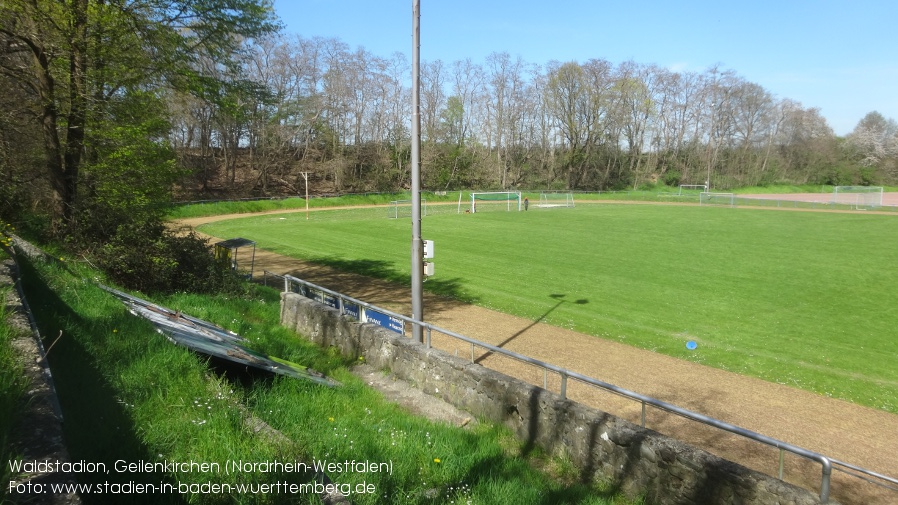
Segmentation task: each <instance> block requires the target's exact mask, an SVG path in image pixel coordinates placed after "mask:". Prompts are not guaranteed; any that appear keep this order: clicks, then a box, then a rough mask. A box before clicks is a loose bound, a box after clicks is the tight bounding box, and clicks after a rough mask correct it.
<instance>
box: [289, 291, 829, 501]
mask: <svg viewBox="0 0 898 505" xmlns="http://www.w3.org/2000/svg"><path fill="white" fill-rule="evenodd" d="M281 298H282V301H281V324H283V325H284V326H287V327H288V328H291V329H293V330H295V331H296V332H297V333H299V334H300V335H303V336H305V337H306V338H308V339H310V340H311V341H313V342H315V343H317V344H319V345H321V346H324V347H327V346H333V347H337V348H339V349H340V351H341V352H342V353H343V354H344V355H345V356H348V357H350V358H353V359H356V358H358V357H359V356H364V358H365V361H367V362H368V363H369V364H371V365H372V366H374V367H378V368H386V369H389V370H391V371H392V372H393V373H394V374H396V375H397V376H399V377H402V378H403V379H405V380H408V381H410V382H412V383H414V384H415V385H417V387H419V388H421V389H422V390H423V391H425V392H426V393H428V394H431V395H434V396H437V397H439V398H441V399H443V400H444V401H446V402H449V403H451V404H453V405H455V406H457V407H459V408H462V409H464V410H467V411H468V412H470V413H471V414H473V415H475V416H477V417H480V418H483V419H487V420H490V421H493V422H497V423H501V424H504V425H505V426H508V427H509V428H510V429H512V430H513V431H514V432H515V433H516V434H517V435H518V436H519V437H520V438H521V440H523V441H524V444H525V450H527V449H528V448H532V447H535V446H538V447H541V448H543V449H544V450H546V451H548V452H550V453H554V454H567V455H568V457H570V458H571V460H572V461H573V462H574V464H576V465H577V467H578V468H579V469H580V472H581V477H582V478H583V479H584V480H596V481H602V482H611V483H613V484H614V485H616V486H618V487H619V488H620V489H621V491H623V492H624V493H626V494H627V495H630V496H639V495H642V496H645V497H646V499H647V501H648V502H649V503H656V504H696V505H706V504H758V505H785V504H792V505H811V504H818V503H820V500H819V497H818V496H816V495H815V494H813V493H811V492H810V491H807V490H805V489H801V488H798V487H795V486H792V485H790V484H787V483H785V482H783V481H780V480H778V479H775V478H773V477H770V476H767V475H765V474H762V473H759V472H755V471H753V470H749V469H747V468H745V467H742V466H740V465H737V464H735V463H732V462H729V461H726V460H723V459H721V458H718V457H716V456H714V455H712V454H709V453H707V452H705V451H702V450H699V449H696V448H694V447H692V446H690V445H687V444H684V443H682V442H679V441H677V440H674V439H672V438H669V437H666V436H664V435H661V434H659V433H657V432H654V431H652V430H648V429H645V428H641V427H639V426H637V425H634V424H632V423H630V422H628V421H624V420H622V419H618V418H617V417H615V416H612V415H611V414H608V413H605V412H602V411H600V410H596V409H593V408H589V407H586V406H584V405H581V404H578V403H576V402H573V401H571V400H567V399H563V398H561V397H560V396H559V395H557V394H555V393H553V392H551V391H546V390H545V389H542V388H540V387H536V386H533V385H530V384H527V383H525V382H523V381H521V380H518V379H515V378H513V377H509V376H507V375H505V374H502V373H500V372H497V371H494V370H490V369H487V368H484V367H483V366H481V365H477V364H473V363H471V362H469V361H466V360H464V359H461V358H458V357H455V356H452V355H450V354H448V353H445V352H442V351H440V350H437V349H427V348H426V347H425V346H424V345H422V344H419V343H417V342H414V341H412V340H411V339H408V338H404V337H402V336H400V335H397V334H396V333H393V332H390V331H388V330H385V329H383V328H380V327H378V326H375V325H372V324H362V323H358V322H356V321H354V320H352V319H351V318H348V317H344V316H341V315H340V313H339V312H338V311H337V310H335V309H332V308H330V307H327V306H324V305H322V304H319V303H317V302H315V301H312V300H310V299H308V298H305V297H303V296H300V295H297V294H293V293H284V294H283V295H282V297H281ZM830 503H832V502H830Z"/></svg>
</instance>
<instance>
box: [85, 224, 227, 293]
mask: <svg viewBox="0 0 898 505" xmlns="http://www.w3.org/2000/svg"><path fill="white" fill-rule="evenodd" d="M97 255H98V261H99V266H100V268H102V269H103V270H104V271H105V272H106V274H107V275H108V276H109V277H110V279H111V280H112V281H114V282H115V283H117V284H120V285H122V286H125V287H127V288H129V289H134V290H138V291H142V292H145V293H174V292H192V293H215V292H235V291H240V289H241V282H240V279H239V277H238V276H237V274H236V273H235V272H233V271H232V270H231V269H230V268H229V266H228V265H227V264H226V263H222V262H221V261H219V260H216V259H215V258H214V257H213V255H212V250H211V247H210V245H209V243H208V241H207V240H205V239H203V238H201V237H199V236H198V235H196V234H195V233H193V232H191V233H189V234H186V235H183V234H180V235H179V234H175V233H174V232H172V231H170V230H168V229H166V228H165V226H164V225H163V224H161V223H159V222H147V223H142V224H139V223H131V224H127V225H123V226H120V227H119V229H118V231H117V233H116V234H115V235H114V236H113V237H112V239H111V240H110V241H109V242H107V243H106V244H104V245H103V246H102V247H101V248H100V249H99V251H98V252H97Z"/></svg>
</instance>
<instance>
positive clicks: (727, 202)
mask: <svg viewBox="0 0 898 505" xmlns="http://www.w3.org/2000/svg"><path fill="white" fill-rule="evenodd" d="M698 203H699V205H723V206H729V207H735V206H736V195H735V194H733V193H709V192H707V191H702V193H701V194H700V195H699V197H698Z"/></svg>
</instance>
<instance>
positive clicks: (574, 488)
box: [25, 261, 628, 504]
mask: <svg viewBox="0 0 898 505" xmlns="http://www.w3.org/2000/svg"><path fill="white" fill-rule="evenodd" d="M25 274H26V275H25V277H26V289H27V291H28V296H29V298H30V299H31V300H35V302H33V303H32V305H33V309H34V310H35V313H36V316H37V319H38V321H39V324H40V326H41V330H42V332H43V334H44V335H58V334H60V332H61V334H62V337H61V338H60V339H59V341H58V342H57V343H56V345H55V346H54V347H53V349H52V351H51V352H50V356H49V357H50V361H51V366H52V367H53V371H54V376H55V378H56V380H57V387H58V390H59V395H60V402H61V404H62V408H63V412H64V415H65V418H66V426H65V429H66V439H67V441H68V443H69V450H70V452H71V454H72V458H73V460H76V461H78V460H85V461H89V462H105V463H107V464H108V465H109V466H110V467H112V465H113V464H114V462H115V461H116V460H124V461H128V462H138V461H149V462H158V461H177V462H185V461H194V462H205V463H212V462H218V463H220V464H222V465H223V464H225V463H226V462H227V461H229V460H241V461H243V462H246V463H263V462H269V461H275V460H276V461H281V462H294V461H301V462H312V461H313V460H327V461H329V462H333V461H339V462H342V461H344V460H356V461H361V460H368V461H371V462H373V463H392V467H393V472H392V473H391V474H387V473H361V472H358V473H355V472H348V471H343V472H340V471H331V472H330V473H329V476H330V477H331V478H332V479H333V480H334V481H335V482H337V483H338V484H341V485H344V484H345V485H351V486H354V485H355V484H360V483H362V481H364V483H365V484H368V485H370V487H369V488H368V489H372V490H373V492H371V493H367V494H352V495H350V498H351V499H352V501H353V503H359V504H367V503H371V504H374V503H433V502H434V501H443V502H446V503H449V502H451V501H455V502H456V503H509V504H510V503H571V504H575V503H576V504H581V503H582V504H593V503H594V504H607V503H627V502H628V501H625V500H621V499H620V498H619V497H617V495H616V494H615V493H614V491H613V490H612V489H609V488H607V487H596V486H591V485H586V484H582V483H579V482H578V480H577V479H576V477H575V476H573V477H572V476H571V474H570V473H561V474H560V477H561V478H554V477H557V476H553V475H549V474H546V473H544V472H540V471H537V470H535V469H534V466H538V465H539V464H542V463H541V462H543V461H552V460H551V459H548V458H543V457H541V456H540V455H529V457H525V455H524V454H523V449H522V448H521V446H520V445H518V444H517V443H512V442H509V441H510V440H512V439H511V437H510V435H509V434H508V432H507V431H505V430H504V429H500V428H496V427H491V426H488V425H482V426H480V427H478V428H477V429H476V430H464V429H460V428H456V427H452V426H448V425H445V424H441V423H434V422H430V421H426V420H422V419H419V418H416V417H414V416H411V415H409V414H407V413H405V412H404V411H402V410H401V409H399V408H397V407H396V406H394V405H392V404H389V403H387V402H384V401H383V399H382V398H381V397H380V395H379V394H377V393H375V392H373V391H371V390H368V389H367V388H366V387H365V386H364V384H362V383H361V382H360V381H359V380H358V379H356V378H355V377H354V376H352V375H351V374H350V373H349V372H348V371H347V370H346V368H345V367H344V362H343V361H342V359H341V358H340V357H339V356H336V355H335V354H333V353H329V352H327V351H324V350H321V349H319V348H317V347H315V346H314V345H313V344H310V343H308V342H305V341H303V340H302V339H298V338H297V337H296V336H295V335H293V334H292V333H290V332H289V331H288V330H286V329H285V328H282V327H281V326H280V325H279V303H278V302H279V293H277V292H275V291H274V290H269V289H264V288H258V289H254V291H253V293H254V294H253V296H252V297H251V298H248V299H235V298H232V297H223V296H219V297H200V296H195V295H185V294H179V295H174V296H172V297H170V298H167V299H165V300H160V302H161V303H163V304H165V305H166V306H169V307H171V308H174V309H180V310H182V311H184V312H185V313H189V314H191V315H194V316H197V317H202V318H206V319H208V320H210V321H212V322H214V323H217V324H219V325H221V326H224V327H226V328H229V329H232V330H234V331H238V332H240V333H241V334H242V335H244V336H245V337H246V338H247V339H248V340H249V341H250V342H251V345H252V347H254V348H256V349H258V350H260V351H262V352H266V353H269V354H273V355H277V356H280V357H284V358H286V359H290V360H292V361H297V362H301V363H304V364H307V365H312V366H314V367H316V368H317V369H318V370H320V371H322V372H325V373H328V374H330V375H332V376H334V377H336V378H337V379H338V380H340V381H342V382H343V383H344V384H345V385H344V386H343V387H340V388H335V389H330V388H325V387H322V386H318V385H314V384H311V383H305V382H302V381H297V380H294V379H286V378H274V379H272V378H270V377H265V376H260V375H252V374H244V373H239V374H236V375H233V374H232V375H227V374H225V375H222V374H219V373H217V372H213V370H214V369H210V367H209V366H208V364H207V362H206V361H205V360H204V359H202V358H199V357H198V356H196V355H194V354H192V353H191V352H189V351H187V350H185V349H183V348H179V347H176V346H174V345H172V344H170V343H169V342H168V341H167V340H166V339H165V338H164V337H162V336H161V335H159V334H158V333H156V332H155V331H154V330H153V328H152V327H151V325H150V324H149V323H148V322H146V321H143V320H141V319H138V318H135V317H134V316H132V315H130V314H128V313H127V311H126V310H125V308H124V306H122V305H121V304H120V303H119V302H118V301H116V300H115V299H113V298H112V297H111V296H109V295H108V294H107V293H106V292H105V291H103V290H101V289H99V288H98V287H96V286H94V285H93V284H92V283H91V282H89V281H86V280H83V279H90V278H94V277H95V276H96V275H97V273H96V272H94V271H92V270H90V269H87V268H85V267H84V266H81V265H70V264H66V263H64V262H58V261H57V262H52V263H42V262H38V263H34V264H28V265H26V268H25ZM232 372H233V371H232ZM250 418H256V419H262V420H264V421H265V422H267V423H268V424H269V425H270V426H272V427H273V428H275V429H276V430H278V431H279V432H280V433H281V434H282V435H283V436H286V438H283V437H279V436H273V435H270V434H266V432H259V431H258V430H256V429H254V428H251V427H249V426H248V425H247V419H250ZM543 466H547V467H548V468H563V465H555V464H552V463H549V464H543ZM314 477H315V476H314V475H313V474H312V472H291V471H276V472H266V471H263V470H261V469H258V468H257V469H243V470H241V471H239V472H235V473H231V474H226V473H224V471H215V470H214V469H210V470H209V471H205V470H203V471H182V470H177V471H173V472H160V471H157V472H150V473H140V474H137V473H134V472H126V473H120V474H113V475H98V474H83V475H79V476H78V479H79V482H81V483H88V484H99V483H103V482H128V481H135V482H139V483H146V484H159V483H171V484H175V485H177V484H178V483H194V484H200V483H204V482H211V483H215V484H231V485H237V484H242V483H254V484H275V483H279V482H280V483H288V484H297V485H298V484H303V483H309V482H311V481H312V479H313V478H314ZM352 489H356V488H355V487H352ZM547 497H553V498H551V499H550V498H547ZM554 497H557V500H556V499H554ZM82 498H83V499H84V501H85V503H121V502H122V497H121V496H109V495H105V496H104V495H97V494H84V495H82ZM127 501H128V502H129V503H182V502H187V503H202V504H206V503H319V498H318V497H317V496H313V495H310V494H299V495H293V494H289V493H283V492H281V493H277V492H269V493H246V494H239V493H236V492H233V491H231V492H230V493H224V492H222V493H200V492H196V493H185V494H175V495H159V494H154V495H129V496H127Z"/></svg>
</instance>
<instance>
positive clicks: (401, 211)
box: [387, 198, 427, 219]
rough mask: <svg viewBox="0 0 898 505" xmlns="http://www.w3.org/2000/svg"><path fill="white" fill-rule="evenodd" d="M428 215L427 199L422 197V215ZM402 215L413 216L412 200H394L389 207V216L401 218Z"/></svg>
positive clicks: (390, 217)
mask: <svg viewBox="0 0 898 505" xmlns="http://www.w3.org/2000/svg"><path fill="white" fill-rule="evenodd" d="M425 216H427V200H425V199H424V198H422V199H421V217H425ZM400 217H412V201H411V200H393V201H391V202H390V206H389V207H387V218H389V219H399V218H400Z"/></svg>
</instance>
